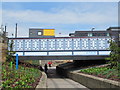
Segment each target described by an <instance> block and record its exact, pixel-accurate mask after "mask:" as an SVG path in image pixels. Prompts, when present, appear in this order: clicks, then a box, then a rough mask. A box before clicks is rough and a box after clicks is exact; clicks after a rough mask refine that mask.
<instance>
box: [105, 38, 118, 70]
mask: <svg viewBox="0 0 120 90" xmlns="http://www.w3.org/2000/svg"><path fill="white" fill-rule="evenodd" d="M109 43H110V50H111V53H110V57H108V58H106V60H108V61H109V63H110V68H114V67H115V68H117V69H120V62H119V60H120V47H119V46H118V44H117V43H116V42H114V41H112V40H111V41H110V42H109Z"/></svg>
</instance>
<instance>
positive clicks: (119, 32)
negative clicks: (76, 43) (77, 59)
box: [69, 27, 120, 46]
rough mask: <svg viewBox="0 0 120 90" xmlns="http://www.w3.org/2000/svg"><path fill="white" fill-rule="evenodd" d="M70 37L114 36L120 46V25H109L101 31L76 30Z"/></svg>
mask: <svg viewBox="0 0 120 90" xmlns="http://www.w3.org/2000/svg"><path fill="white" fill-rule="evenodd" d="M69 36H70V37H112V38H114V39H115V41H116V42H118V45H119V46H120V27H109V28H108V29H107V30H104V31H103V30H99V31H93V29H92V30H91V31H75V33H70V34H69Z"/></svg>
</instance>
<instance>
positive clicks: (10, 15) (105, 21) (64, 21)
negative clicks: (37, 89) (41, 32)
mask: <svg viewBox="0 0 120 90" xmlns="http://www.w3.org/2000/svg"><path fill="white" fill-rule="evenodd" d="M111 1H112V0H111ZM2 19H3V20H2V21H3V25H5V24H6V25H7V31H8V33H9V36H11V35H12V33H14V32H15V23H18V36H19V37H21V36H25V37H28V35H29V28H30V27H39V28H54V29H55V30H56V36H68V35H69V33H71V32H74V31H76V30H91V28H92V27H95V29H96V30H105V29H107V28H108V27H111V26H117V24H118V3H117V2H3V3H2ZM59 33H61V34H62V35H59Z"/></svg>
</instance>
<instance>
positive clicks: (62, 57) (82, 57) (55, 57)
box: [19, 55, 108, 60]
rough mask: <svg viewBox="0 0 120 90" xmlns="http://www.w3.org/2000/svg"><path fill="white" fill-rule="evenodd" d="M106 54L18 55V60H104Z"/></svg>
mask: <svg viewBox="0 0 120 90" xmlns="http://www.w3.org/2000/svg"><path fill="white" fill-rule="evenodd" d="M106 57H108V55H91V56H77V55H76V56H19V60H102V59H103V60H104V59H105V58H106Z"/></svg>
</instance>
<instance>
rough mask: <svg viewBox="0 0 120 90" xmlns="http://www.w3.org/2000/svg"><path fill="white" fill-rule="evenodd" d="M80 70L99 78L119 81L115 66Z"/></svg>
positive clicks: (119, 74) (119, 76) (119, 75)
mask: <svg viewBox="0 0 120 90" xmlns="http://www.w3.org/2000/svg"><path fill="white" fill-rule="evenodd" d="M80 72H82V73H85V74H90V75H94V76H97V77H101V78H106V79H111V80H115V81H120V73H119V71H118V70H117V69H115V68H112V69H110V68H109V67H108V66H104V67H93V68H88V69H83V70H80Z"/></svg>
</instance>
